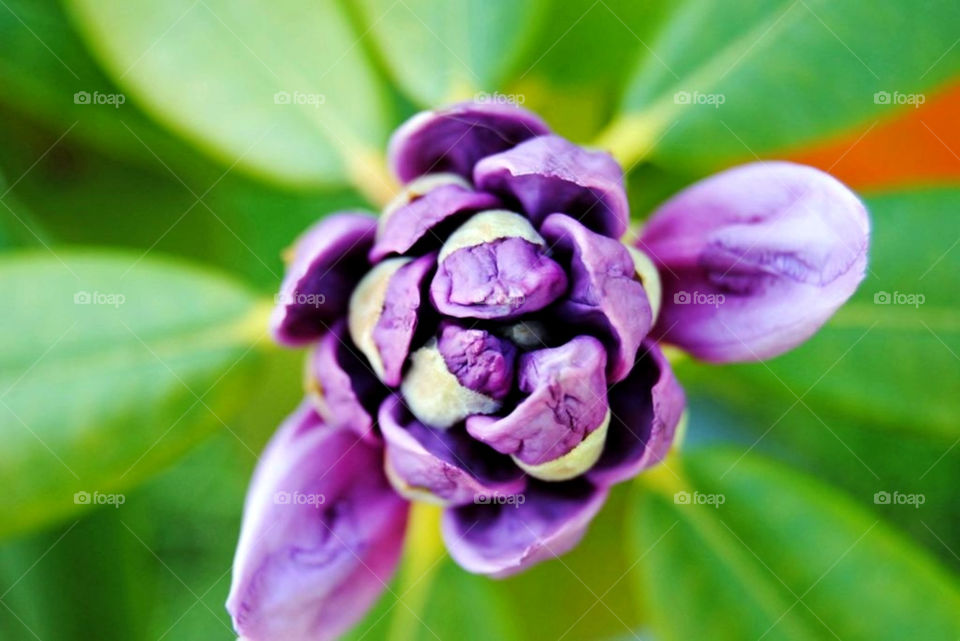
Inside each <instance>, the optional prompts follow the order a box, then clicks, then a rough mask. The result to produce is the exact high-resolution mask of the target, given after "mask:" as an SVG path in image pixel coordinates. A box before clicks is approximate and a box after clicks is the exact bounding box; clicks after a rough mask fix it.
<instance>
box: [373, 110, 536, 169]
mask: <svg viewBox="0 0 960 641" xmlns="http://www.w3.org/2000/svg"><path fill="white" fill-rule="evenodd" d="M549 131H550V130H549V129H548V128H547V125H546V124H544V122H543V121H542V120H540V118H538V117H537V116H535V115H533V114H532V113H530V112H529V111H526V110H524V109H520V108H519V107H514V106H512V105H503V104H498V103H474V102H464V103H460V104H457V105H452V106H450V107H447V108H446V109H438V110H435V111H425V112H423V113H420V114H418V115H416V116H414V117H413V118H411V119H410V120H408V121H407V122H406V123H404V124H403V126H401V127H400V128H399V129H397V131H396V132H395V133H394V134H393V138H391V139H390V148H389V149H388V151H387V155H388V157H389V159H390V166H391V167H392V168H393V172H394V173H395V174H396V175H397V177H398V178H400V180H402V181H403V182H409V181H411V180H413V179H414V178H416V177H417V176H422V175H423V174H429V173H440V172H451V173H455V174H459V175H460V176H463V177H464V178H470V177H471V176H472V172H473V166H474V165H475V164H476V162H477V161H478V160H480V159H481V158H483V157H485V156H489V155H490V154H495V153H497V152H500V151H503V150H505V149H510V148H511V147H513V146H514V145H516V144H517V143H520V142H523V141H524V140H526V139H527V138H532V137H533V136H539V135H542V134H545V133H548V132H549Z"/></svg>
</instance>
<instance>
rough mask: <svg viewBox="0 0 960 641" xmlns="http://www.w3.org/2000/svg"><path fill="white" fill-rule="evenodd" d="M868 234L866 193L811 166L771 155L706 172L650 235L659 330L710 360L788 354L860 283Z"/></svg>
mask: <svg viewBox="0 0 960 641" xmlns="http://www.w3.org/2000/svg"><path fill="white" fill-rule="evenodd" d="M869 235H870V222H869V219H868V218H867V212H866V210H865V209H864V207H863V204H862V203H861V202H860V200H859V199H857V197H856V196H855V195H854V194H853V193H852V192H851V191H850V190H849V189H847V188H846V187H844V186H843V185H842V184H841V183H840V182H838V181H837V180H836V179H834V178H832V177H831V176H829V175H827V174H825V173H823V172H821V171H819V170H817V169H813V168H811V167H804V166H801V165H794V164H791V163H785V162H760V163H753V164H750V165H745V166H743V167H738V168H735V169H731V170H729V171H725V172H723V173H721V174H719V175H717V176H714V177H712V178H708V179H706V180H703V181H701V182H699V183H697V184H695V185H693V186H692V187H689V188H688V189H686V190H685V191H683V192H682V193H680V194H679V195H677V196H675V197H673V198H672V199H670V200H669V201H668V202H667V203H666V204H665V205H663V206H662V207H661V208H660V209H659V210H657V212H656V213H654V215H653V217H652V218H651V219H650V221H649V222H648V223H647V226H646V227H645V228H644V230H643V235H642V237H641V239H640V242H639V247H640V248H641V249H643V250H644V251H646V252H647V253H649V254H650V256H651V258H653V260H654V262H655V263H656V264H657V265H658V267H660V269H661V274H660V275H661V278H662V279H663V288H664V302H663V310H662V312H661V314H660V318H659V320H658V322H657V329H656V333H657V334H658V335H660V336H662V338H663V339H664V340H666V341H669V342H671V343H674V344H676V345H678V346H680V347H682V348H684V349H686V350H687V351H689V352H690V353H692V354H693V355H694V356H696V357H698V358H701V359H704V360H708V361H715V362H732V361H753V360H760V359H765V358H772V357H773V356H777V355H778V354H782V353H783V352H785V351H787V350H789V349H792V348H793V347H795V346H797V345H798V344H800V343H801V342H803V341H804V340H806V339H807V338H809V337H810V336H811V335H812V334H813V333H814V332H816V331H817V329H819V328H820V326H821V325H823V323H825V322H826V320H827V319H828V318H829V317H830V316H831V315H832V314H833V313H834V312H835V311H836V310H837V308H838V307H840V306H841V305H842V304H843V303H844V302H845V301H846V300H847V299H848V298H850V296H851V295H852V294H853V292H854V291H855V290H856V288H857V285H859V283H860V281H861V280H862V279H863V276H864V270H865V269H866V264H867V245H868V242H869Z"/></svg>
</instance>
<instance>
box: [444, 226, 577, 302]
mask: <svg viewBox="0 0 960 641" xmlns="http://www.w3.org/2000/svg"><path fill="white" fill-rule="evenodd" d="M566 287H567V276H566V274H565V273H564V271H563V268H562V267H560V265H558V264H557V263H556V262H555V261H554V260H552V259H551V258H550V257H549V256H547V253H546V247H545V242H544V240H543V238H542V237H541V236H540V235H539V234H538V233H537V232H536V230H535V229H533V227H531V226H530V223H529V222H528V221H527V220H526V219H524V218H523V217H522V216H520V215H518V214H514V213H512V212H507V211H502V210H491V211H486V212H483V213H480V214H476V215H475V216H473V217H472V218H470V220H468V221H467V222H466V223H464V224H463V225H462V226H461V227H459V228H458V229H457V230H456V231H455V232H454V233H453V234H451V236H450V237H449V238H448V239H447V241H446V242H445V243H444V245H443V247H442V248H441V249H440V257H439V265H438V267H437V273H436V275H435V276H434V277H433V282H432V283H431V284H430V300H431V301H432V302H433V304H434V307H436V308H437V310H438V311H440V313H442V314H446V315H448V316H454V317H457V318H485V319H488V318H514V317H516V316H520V315H522V314H526V313H529V312H534V311H536V310H538V309H543V308H544V307H546V306H547V305H549V304H550V303H552V302H553V301H554V300H556V299H557V298H558V297H559V296H560V295H562V294H563V292H564V290H565V289H566Z"/></svg>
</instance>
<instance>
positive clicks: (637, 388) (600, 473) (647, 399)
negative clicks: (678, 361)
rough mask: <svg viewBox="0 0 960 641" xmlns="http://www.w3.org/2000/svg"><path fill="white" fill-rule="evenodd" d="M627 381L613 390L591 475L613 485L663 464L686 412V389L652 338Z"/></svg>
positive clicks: (600, 482)
mask: <svg viewBox="0 0 960 641" xmlns="http://www.w3.org/2000/svg"><path fill="white" fill-rule="evenodd" d="M644 347H645V348H644V351H643V352H641V354H640V355H639V356H638V358H637V364H636V365H635V366H634V368H633V371H631V372H630V376H628V377H627V378H626V379H625V380H623V381H620V382H619V383H617V384H616V385H614V386H613V387H612V388H611V389H610V391H609V393H608V397H609V400H610V414H611V419H610V429H609V433H608V435H607V444H606V446H605V447H604V449H603V454H602V455H601V456H600V460H599V461H598V462H597V464H596V465H594V466H593V467H592V468H591V469H590V471H589V472H587V478H589V479H590V480H591V481H593V482H594V483H596V484H598V485H612V484H614V483H619V482H621V481H625V480H627V479H631V478H633V477H634V476H636V475H637V474H638V473H639V472H640V471H641V470H644V469H646V468H648V467H651V466H652V465H654V464H656V463H658V462H660V460H662V459H663V457H664V456H666V454H667V452H668V451H669V450H670V446H671V445H672V444H673V437H674V434H675V432H676V429H677V425H678V424H679V422H680V417H681V416H682V414H683V409H684V405H685V402H686V401H685V398H684V393H683V388H682V387H680V383H678V382H677V379H676V378H675V377H674V375H673V370H672V369H671V368H670V363H669V362H668V361H667V359H666V357H665V356H664V355H663V352H662V351H660V348H659V347H657V344H656V343H654V342H652V341H648V342H647V343H646V344H645V346H644Z"/></svg>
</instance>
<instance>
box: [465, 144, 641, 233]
mask: <svg viewBox="0 0 960 641" xmlns="http://www.w3.org/2000/svg"><path fill="white" fill-rule="evenodd" d="M473 182H474V183H475V184H476V185H477V188H478V189H481V190H483V191H491V192H493V193H495V194H498V195H501V196H503V197H504V198H507V199H510V200H515V201H517V202H519V203H520V205H521V206H522V208H523V211H524V212H525V213H526V214H527V216H529V218H530V220H532V221H533V223H534V225H537V226H539V225H540V223H541V221H543V219H544V218H546V217H547V216H548V215H549V214H552V213H556V212H560V213H564V214H568V215H569V216H572V217H573V218H575V219H576V220H579V221H581V222H582V223H583V224H584V225H586V226H587V227H589V228H590V229H592V230H594V231H596V232H598V233H601V234H603V235H604V236H609V237H611V238H617V239H619V238H620V237H621V236H622V235H623V234H624V233H625V232H626V231H627V226H628V225H629V224H630V207H629V205H628V204H627V192H626V190H625V189H624V186H623V170H622V169H620V165H619V164H617V161H616V160H614V159H613V156H611V155H610V154H608V153H606V152H603V151H590V150H588V149H584V148H583V147H580V146H579V145H575V144H573V143H572V142H570V141H568V140H566V139H564V138H561V137H560V136H553V135H551V136H539V137H537V138H533V139H531V140H528V141H526V142H524V143H521V144H519V145H517V146H516V147H514V148H513V149H510V150H508V151H504V152H501V153H499V154H496V155H495V156H488V157H486V158H484V159H483V160H481V161H480V162H478V163H477V166H476V168H474V170H473Z"/></svg>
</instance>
